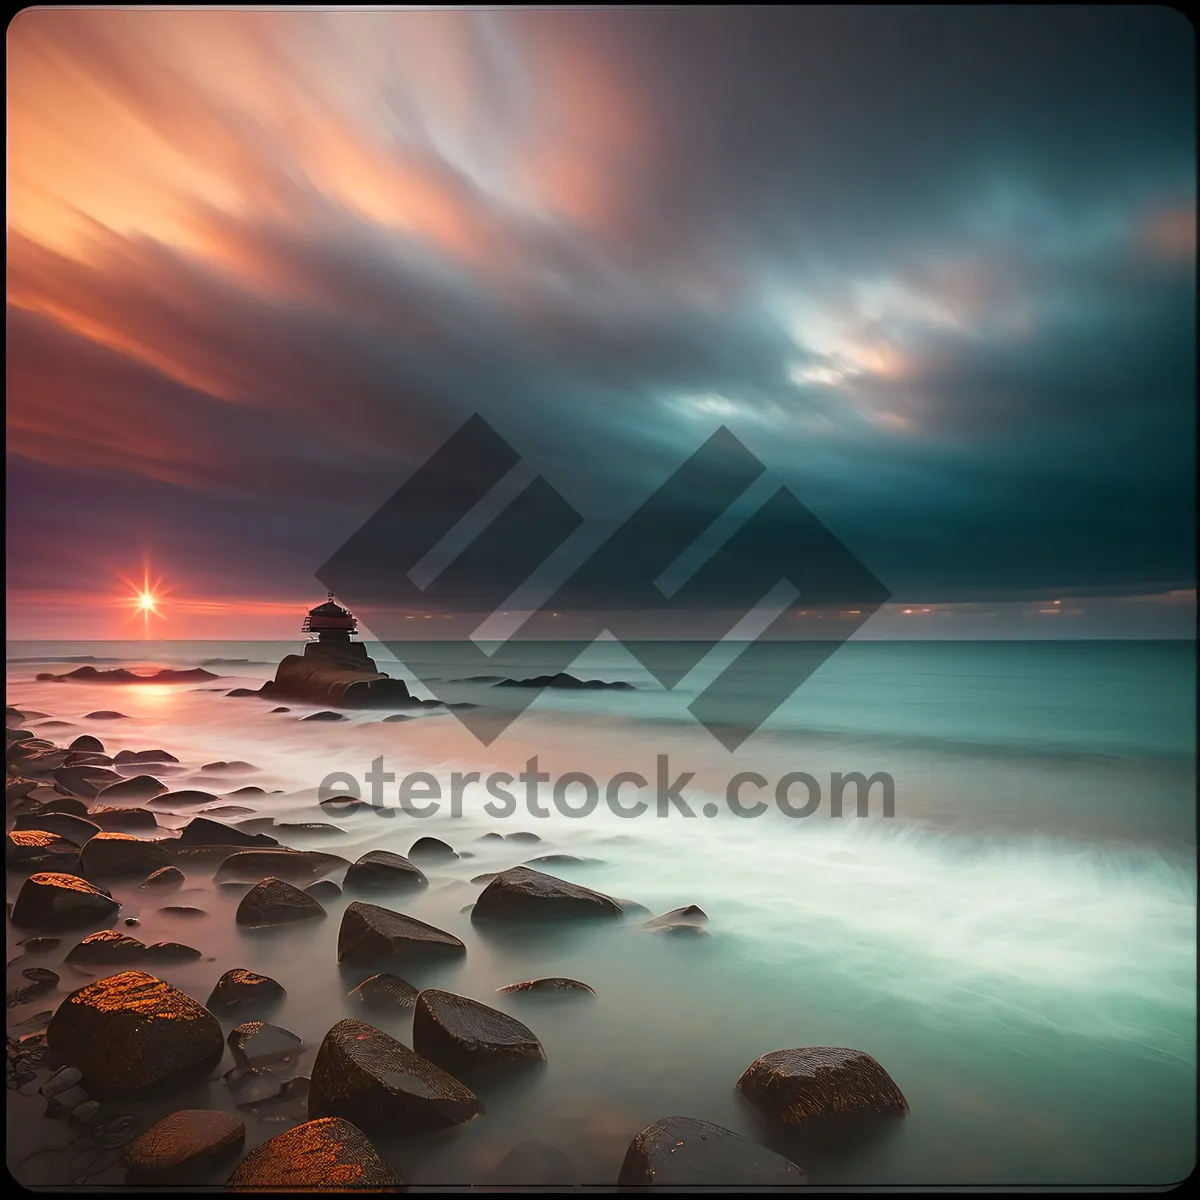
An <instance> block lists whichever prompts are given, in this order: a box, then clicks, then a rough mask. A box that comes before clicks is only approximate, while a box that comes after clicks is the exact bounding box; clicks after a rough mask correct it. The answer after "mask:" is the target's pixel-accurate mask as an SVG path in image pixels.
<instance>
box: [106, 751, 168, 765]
mask: <svg viewBox="0 0 1200 1200" xmlns="http://www.w3.org/2000/svg"><path fill="white" fill-rule="evenodd" d="M178 761H179V759H177V758H176V757H175V755H173V754H168V753H167V752H166V751H165V750H122V751H120V752H119V753H118V754H117V756H116V757H115V758H114V759H113V762H115V763H151V762H165V763H177V762H178Z"/></svg>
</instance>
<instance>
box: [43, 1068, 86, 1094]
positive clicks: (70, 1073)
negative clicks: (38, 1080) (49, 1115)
mask: <svg viewBox="0 0 1200 1200" xmlns="http://www.w3.org/2000/svg"><path fill="white" fill-rule="evenodd" d="M82 1082H83V1072H82V1071H81V1070H80V1069H79V1068H78V1067H63V1068H62V1069H61V1070H59V1071H55V1073H54V1074H53V1075H51V1076H50V1078H49V1079H47V1080H46V1082H45V1083H43V1084H42V1086H41V1087H40V1088H39V1089H38V1091H39V1092H40V1093H41V1094H42V1095H43V1096H45V1097H46V1099H47V1100H49V1099H50V1098H51V1097H52V1096H57V1095H60V1094H61V1093H62V1092H65V1091H66V1090H67V1088H73V1087H78V1086H79V1085H80V1084H81V1083H82Z"/></svg>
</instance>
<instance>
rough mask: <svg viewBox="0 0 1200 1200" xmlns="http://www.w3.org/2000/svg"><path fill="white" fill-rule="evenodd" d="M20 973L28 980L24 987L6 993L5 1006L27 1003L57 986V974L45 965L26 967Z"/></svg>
mask: <svg viewBox="0 0 1200 1200" xmlns="http://www.w3.org/2000/svg"><path fill="white" fill-rule="evenodd" d="M21 975H22V976H23V977H24V978H25V979H28V980H29V982H28V983H27V984H26V985H25V986H24V987H20V988H16V989H15V990H14V991H11V992H9V993H8V995H7V997H6V1000H5V1004H6V1007H7V1008H18V1007H19V1006H20V1005H22V1004H28V1003H29V1002H30V1001H31V1000H37V999H38V998H39V997H40V996H45V995H47V994H48V993H49V992H52V991H54V989H55V988H56V987H58V975H57V974H56V973H55V972H54V971H50V970H48V969H47V968H45V967H26V968H25V969H24V970H23V971H22V972H21Z"/></svg>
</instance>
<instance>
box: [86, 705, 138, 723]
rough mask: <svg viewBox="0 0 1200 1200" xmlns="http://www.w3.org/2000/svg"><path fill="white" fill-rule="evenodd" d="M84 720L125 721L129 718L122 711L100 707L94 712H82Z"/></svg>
mask: <svg viewBox="0 0 1200 1200" xmlns="http://www.w3.org/2000/svg"><path fill="white" fill-rule="evenodd" d="M83 719H84V720H85V721H126V720H128V719H129V718H128V717H126V716H125V714H124V713H123V712H114V711H113V710H112V709H111V708H101V709H98V710H97V711H96V712H90V713H84V715H83Z"/></svg>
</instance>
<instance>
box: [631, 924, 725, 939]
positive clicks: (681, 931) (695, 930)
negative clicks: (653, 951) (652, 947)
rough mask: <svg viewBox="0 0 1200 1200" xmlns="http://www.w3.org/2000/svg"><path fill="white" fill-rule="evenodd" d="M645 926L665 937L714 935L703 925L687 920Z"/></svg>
mask: <svg viewBox="0 0 1200 1200" xmlns="http://www.w3.org/2000/svg"><path fill="white" fill-rule="evenodd" d="M645 928H646V929H648V930H649V931H650V932H651V933H657V934H660V935H662V936H663V937H674V938H706V937H711V936H712V934H710V933H709V932H708V930H707V929H705V928H704V926H703V925H690V924H688V923H687V922H684V923H682V924H680V925H654V924H651V925H646V926H645Z"/></svg>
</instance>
